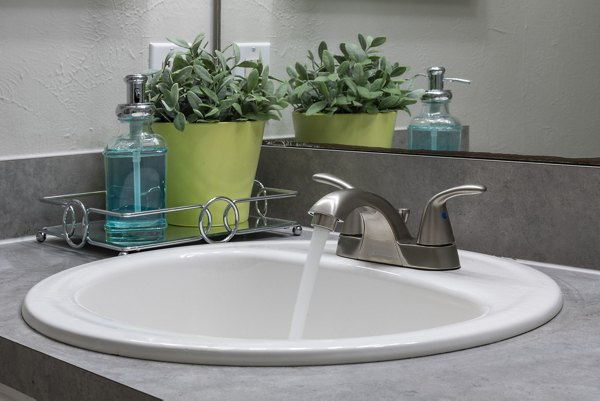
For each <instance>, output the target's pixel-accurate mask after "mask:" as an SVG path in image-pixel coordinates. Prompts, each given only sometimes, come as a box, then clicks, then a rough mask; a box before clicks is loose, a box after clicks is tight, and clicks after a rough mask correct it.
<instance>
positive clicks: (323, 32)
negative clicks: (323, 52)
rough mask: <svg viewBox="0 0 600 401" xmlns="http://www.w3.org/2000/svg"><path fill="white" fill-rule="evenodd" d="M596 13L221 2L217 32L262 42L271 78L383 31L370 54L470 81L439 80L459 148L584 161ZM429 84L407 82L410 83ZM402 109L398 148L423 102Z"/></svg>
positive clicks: (416, 0) (589, 143)
mask: <svg viewBox="0 0 600 401" xmlns="http://www.w3.org/2000/svg"><path fill="white" fill-rule="evenodd" d="M599 18H600V3H598V2H594V1H587V0H586V1H579V2H576V3H564V2H562V1H559V0H546V1H542V0H534V1H530V2H527V4H525V3H523V4H513V3H510V4H509V3H506V2H495V1H493V0H375V1H368V2H367V1H359V0H330V1H327V2H322V1H319V0H303V1H300V2H299V1H293V0H281V1H277V2H274V1H270V0H255V1H253V2H244V1H242V0H232V1H228V2H226V3H224V4H223V14H222V29H223V42H224V43H229V42H250V41H266V42H270V51H269V58H270V66H271V73H272V74H273V75H275V76H277V77H279V78H285V79H289V77H288V72H287V71H286V69H287V67H288V66H294V65H295V64H296V62H300V63H301V64H306V59H307V52H308V51H309V50H310V51H311V52H312V53H313V54H314V55H315V57H317V56H318V54H319V49H318V46H319V43H320V42H321V41H326V42H327V43H328V44H329V49H330V51H331V53H332V54H333V55H341V54H342V51H341V50H340V49H339V47H338V45H339V44H340V43H355V44H358V45H359V46H360V43H359V40H358V38H357V34H358V33H363V34H364V35H365V37H366V36H367V35H370V36H372V37H373V38H376V37H386V38H387V41H386V42H385V43H384V44H382V45H381V47H380V50H381V53H384V55H385V57H386V60H387V61H388V62H390V63H394V62H398V63H399V65H400V66H408V67H410V70H409V71H407V72H406V73H405V76H406V77H412V76H414V75H415V74H418V73H421V74H427V73H428V71H427V70H428V68H430V67H432V66H440V67H445V70H446V77H459V78H464V79H468V80H470V81H471V82H472V83H471V85H460V84H457V83H455V82H445V84H444V89H450V90H451V91H452V94H453V97H452V99H451V101H450V103H449V107H450V113H451V115H452V116H454V117H455V118H456V119H457V120H458V121H460V123H461V124H462V125H463V126H464V127H465V128H463V129H462V131H461V136H460V141H461V143H460V148H459V150H468V151H470V152H486V153H497V154H517V155H538V156H539V155H543V156H557V157H564V158H577V159H590V158H597V157H599V156H600V135H598V134H597V132H596V131H597V128H596V127H598V126H600V114H599V113H596V112H595V110H594V109H595V102H594V98H595V93H597V92H598V91H599V90H600V81H599V80H598V79H595V74H596V66H597V65H598V64H599V62H600V52H598V51H597V50H598V43H599V41H600V27H599V26H598V24H597V21H598V19H599ZM257 21H260V23H257ZM378 50H379V49H378ZM429 83H430V82H428V79H426V78H418V79H417V80H416V81H415V84H414V88H421V89H429V88H430V87H429ZM426 106H427V105H426ZM407 107H408V109H409V110H410V112H411V115H408V114H407V113H403V112H400V113H398V116H397V118H396V121H395V123H394V126H395V130H396V134H395V136H394V138H393V146H396V147H400V148H407V147H409V144H408V142H409V141H410V138H409V135H408V132H407V127H409V126H410V124H411V119H413V118H414V117H415V116H418V115H419V114H420V113H421V112H422V108H423V104H422V103H421V102H418V103H416V104H412V105H409V106H407ZM291 114H292V112H291V110H288V111H287V115H286V118H285V119H284V121H283V123H277V124H271V126H270V127H269V131H268V137H269V138H271V139H278V138H287V139H292V137H293V132H294V128H293V123H292V118H291ZM426 136H427V138H426V139H425V140H429V141H431V134H430V133H429V134H428V135H426ZM455 137H456V134H455ZM455 142H456V141H455ZM446 150H451V151H452V150H454V149H446Z"/></svg>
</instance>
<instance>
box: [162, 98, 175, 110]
mask: <svg viewBox="0 0 600 401" xmlns="http://www.w3.org/2000/svg"><path fill="white" fill-rule="evenodd" d="M160 103H161V104H162V106H163V107H164V109H165V110H166V111H168V112H171V111H174V110H175V106H171V105H170V104H168V103H167V102H166V101H165V99H161V100H160Z"/></svg>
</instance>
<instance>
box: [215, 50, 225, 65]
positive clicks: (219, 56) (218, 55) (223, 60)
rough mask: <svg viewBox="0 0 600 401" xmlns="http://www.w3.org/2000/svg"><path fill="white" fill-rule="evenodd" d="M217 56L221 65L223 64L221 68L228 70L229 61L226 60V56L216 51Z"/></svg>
mask: <svg viewBox="0 0 600 401" xmlns="http://www.w3.org/2000/svg"><path fill="white" fill-rule="evenodd" d="M215 56H217V60H219V64H221V67H222V68H224V69H227V61H226V60H225V55H224V54H223V53H222V52H220V51H218V50H215Z"/></svg>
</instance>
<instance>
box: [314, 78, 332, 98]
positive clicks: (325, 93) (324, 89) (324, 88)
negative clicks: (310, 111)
mask: <svg viewBox="0 0 600 401" xmlns="http://www.w3.org/2000/svg"><path fill="white" fill-rule="evenodd" d="M317 89H319V92H321V94H322V95H323V96H325V97H326V98H328V99H329V97H330V96H331V95H330V93H329V88H327V85H326V84H325V82H317Z"/></svg>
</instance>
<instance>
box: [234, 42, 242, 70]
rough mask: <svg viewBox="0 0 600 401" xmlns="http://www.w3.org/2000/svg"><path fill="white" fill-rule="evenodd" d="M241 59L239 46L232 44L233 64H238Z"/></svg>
mask: <svg viewBox="0 0 600 401" xmlns="http://www.w3.org/2000/svg"><path fill="white" fill-rule="evenodd" d="M240 59H241V54H240V47H239V46H238V45H237V44H235V43H234V44H233V61H234V64H235V65H238V64H239V62H240Z"/></svg>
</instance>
